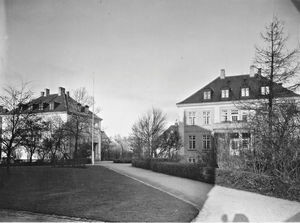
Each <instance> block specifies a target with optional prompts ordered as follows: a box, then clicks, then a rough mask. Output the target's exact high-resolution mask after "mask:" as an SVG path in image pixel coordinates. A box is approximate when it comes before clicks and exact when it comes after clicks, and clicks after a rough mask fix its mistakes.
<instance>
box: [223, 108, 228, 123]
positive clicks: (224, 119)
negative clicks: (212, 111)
mask: <svg viewBox="0 0 300 223" xmlns="http://www.w3.org/2000/svg"><path fill="white" fill-rule="evenodd" d="M221 121H222V122H227V121H228V111H227V109H222V111H221Z"/></svg>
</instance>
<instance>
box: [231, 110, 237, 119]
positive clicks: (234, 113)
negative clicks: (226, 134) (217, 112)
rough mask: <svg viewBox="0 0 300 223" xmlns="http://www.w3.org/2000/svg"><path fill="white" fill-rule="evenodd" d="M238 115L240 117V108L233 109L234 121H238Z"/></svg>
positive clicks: (232, 116)
mask: <svg viewBox="0 0 300 223" xmlns="http://www.w3.org/2000/svg"><path fill="white" fill-rule="evenodd" d="M238 117H239V110H237V109H233V110H231V120H232V121H233V122H237V121H238Z"/></svg>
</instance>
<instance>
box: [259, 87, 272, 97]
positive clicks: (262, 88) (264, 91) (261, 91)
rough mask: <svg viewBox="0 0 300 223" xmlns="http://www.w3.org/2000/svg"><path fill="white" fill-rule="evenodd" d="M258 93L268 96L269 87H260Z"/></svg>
mask: <svg viewBox="0 0 300 223" xmlns="http://www.w3.org/2000/svg"><path fill="white" fill-rule="evenodd" d="M260 93H261V95H269V94H270V88H269V86H262V87H260Z"/></svg>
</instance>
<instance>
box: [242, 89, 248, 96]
mask: <svg viewBox="0 0 300 223" xmlns="http://www.w3.org/2000/svg"><path fill="white" fill-rule="evenodd" d="M241 96H242V97H249V88H248V87H243V88H242V89H241Z"/></svg>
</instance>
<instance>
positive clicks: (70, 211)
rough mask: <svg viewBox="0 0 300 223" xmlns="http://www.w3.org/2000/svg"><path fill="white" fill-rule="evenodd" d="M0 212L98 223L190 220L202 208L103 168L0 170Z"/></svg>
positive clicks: (24, 168) (15, 168)
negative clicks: (100, 222)
mask: <svg viewBox="0 0 300 223" xmlns="http://www.w3.org/2000/svg"><path fill="white" fill-rule="evenodd" d="M0 208H8V209H14V210H24V211H31V212H39V213H46V214H56V215H65V216H71V217H80V218H88V219H93V220H98V221H155V222H158V221H164V222H165V221H177V222H178V221H180V222H187V221H191V220H192V219H193V218H194V217H196V215H197V213H198V210H197V209H196V208H194V207H193V206H191V205H190V204H187V203H185V202H183V201H181V200H178V199H176V198H174V197H172V196H170V195H168V194H166V193H163V192H161V191H158V190H156V189H153V188H151V187H148V186H146V185H144V184H142V183H140V182H137V181H135V180H132V179H130V178H128V177H125V176H123V175H120V174H118V173H115V172H113V171H111V170H108V169H106V168H104V167H101V166H94V167H87V168H59V167H58V168H54V167H46V166H44V167H12V168H11V171H10V175H9V177H8V176H7V174H6V169H5V168H0Z"/></svg>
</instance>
